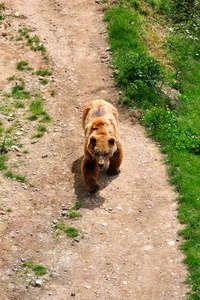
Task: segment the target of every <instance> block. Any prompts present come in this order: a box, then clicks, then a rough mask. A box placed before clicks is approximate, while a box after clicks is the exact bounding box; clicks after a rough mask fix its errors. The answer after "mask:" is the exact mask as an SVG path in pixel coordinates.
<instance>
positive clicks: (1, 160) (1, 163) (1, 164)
mask: <svg viewBox="0 0 200 300" xmlns="http://www.w3.org/2000/svg"><path fill="white" fill-rule="evenodd" d="M7 160H8V157H7V156H6V155H2V154H1V155H0V170H6V169H7V166H6V164H5V162H6V161H7Z"/></svg>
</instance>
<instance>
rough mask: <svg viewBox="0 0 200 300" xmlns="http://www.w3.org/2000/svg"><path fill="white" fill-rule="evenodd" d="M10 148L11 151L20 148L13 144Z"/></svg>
mask: <svg viewBox="0 0 200 300" xmlns="http://www.w3.org/2000/svg"><path fill="white" fill-rule="evenodd" d="M11 150H12V151H18V152H19V151H20V149H19V148H18V147H17V146H15V145H13V146H11Z"/></svg>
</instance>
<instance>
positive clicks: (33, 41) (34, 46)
mask: <svg viewBox="0 0 200 300" xmlns="http://www.w3.org/2000/svg"><path fill="white" fill-rule="evenodd" d="M18 32H19V33H20V35H21V36H22V37H25V38H26V39H27V45H28V46H30V48H31V50H33V51H41V53H42V55H43V58H44V59H45V60H48V56H47V55H46V48H45V47H44V45H43V43H42V42H41V41H40V39H39V37H38V36H37V35H34V36H33V37H30V34H29V33H30V32H33V30H32V29H29V28H26V27H24V28H22V29H19V30H18Z"/></svg>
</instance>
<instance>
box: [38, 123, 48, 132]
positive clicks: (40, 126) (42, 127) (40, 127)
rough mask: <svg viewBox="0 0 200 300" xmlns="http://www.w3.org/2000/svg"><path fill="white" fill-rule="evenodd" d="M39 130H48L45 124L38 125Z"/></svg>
mask: <svg viewBox="0 0 200 300" xmlns="http://www.w3.org/2000/svg"><path fill="white" fill-rule="evenodd" d="M37 130H38V131H41V132H47V128H46V127H45V126H43V125H38V127H37Z"/></svg>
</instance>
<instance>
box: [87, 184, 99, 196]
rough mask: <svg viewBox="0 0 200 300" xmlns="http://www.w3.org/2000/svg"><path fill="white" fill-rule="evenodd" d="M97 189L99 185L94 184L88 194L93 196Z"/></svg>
mask: <svg viewBox="0 0 200 300" xmlns="http://www.w3.org/2000/svg"><path fill="white" fill-rule="evenodd" d="M98 189H99V185H98V184H96V185H93V186H92V187H90V188H89V192H90V194H94V193H96V192H97V191H98Z"/></svg>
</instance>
